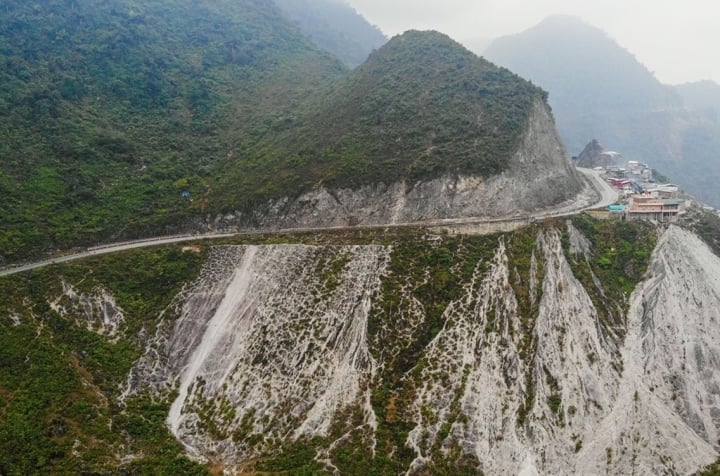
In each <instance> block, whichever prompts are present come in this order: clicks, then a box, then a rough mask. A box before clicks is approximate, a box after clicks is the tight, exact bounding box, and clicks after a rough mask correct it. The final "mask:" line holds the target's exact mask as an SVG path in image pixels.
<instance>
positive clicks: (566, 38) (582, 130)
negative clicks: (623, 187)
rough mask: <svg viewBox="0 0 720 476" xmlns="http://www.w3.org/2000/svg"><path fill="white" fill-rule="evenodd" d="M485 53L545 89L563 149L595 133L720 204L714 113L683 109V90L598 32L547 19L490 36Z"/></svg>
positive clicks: (719, 143)
mask: <svg viewBox="0 0 720 476" xmlns="http://www.w3.org/2000/svg"><path fill="white" fill-rule="evenodd" d="M485 56H486V57H487V58H488V59H490V60H491V61H494V62H496V63H498V64H500V65H503V66H505V67H508V68H510V69H511V70H513V71H515V72H517V73H518V74H520V75H521V76H523V77H526V78H529V79H530V80H532V81H533V82H535V83H537V84H539V85H540V86H541V87H543V88H544V89H546V90H547V91H548V92H549V103H550V105H551V106H552V108H553V112H554V115H555V118H556V120H557V125H558V130H559V132H560V135H561V137H562V138H563V141H564V142H565V144H566V146H567V148H568V149H569V150H570V151H571V152H573V153H577V152H578V151H580V150H582V148H583V147H584V145H585V144H586V143H587V142H588V141H589V140H590V139H592V138H598V139H599V140H601V141H602V142H603V143H604V144H606V145H607V146H608V147H610V148H611V149H613V150H616V151H618V152H620V153H622V154H623V156H624V157H625V158H626V159H629V160H638V161H642V162H646V163H648V164H650V165H652V167H654V168H656V169H658V170H660V171H661V172H663V173H664V174H665V175H668V176H670V177H672V179H673V180H674V181H677V182H679V183H680V184H681V185H683V187H684V188H685V189H686V190H688V191H689V192H690V193H692V194H694V195H696V196H698V197H699V198H700V199H702V200H705V201H706V202H708V203H711V204H714V205H716V206H720V190H719V189H718V187H717V183H718V180H719V179H720V167H719V165H720V161H719V160H718V157H717V155H716V154H714V153H713V152H712V151H715V150H718V148H719V147H720V123H718V120H717V118H716V117H714V116H712V115H708V114H707V111H705V112H703V111H699V112H698V111H694V110H692V109H694V107H686V105H685V104H684V100H683V97H682V95H681V94H682V93H683V88H678V89H675V88H673V87H670V86H666V85H663V84H661V83H660V82H659V81H658V80H657V79H655V77H654V76H653V75H652V73H651V72H650V71H648V70H647V68H645V67H644V66H643V65H642V64H640V63H639V62H638V61H637V60H636V59H635V58H634V57H633V56H632V55H631V54H630V53H628V52H627V51H626V50H624V49H622V48H621V47H620V46H619V45H618V44H617V43H616V42H615V41H613V40H612V39H610V38H609V37H608V36H607V35H606V34H605V33H604V32H602V31H601V30H600V29H598V28H596V27H594V26H592V25H589V24H587V23H585V22H584V21H582V20H580V19H578V18H574V17H568V16H555V17H550V18H548V19H546V20H544V21H543V22H541V23H540V24H538V25H537V26H535V27H533V28H530V29H529V30H526V31H524V32H522V33H519V34H517V35H511V36H508V37H504V38H499V39H497V40H495V41H494V42H493V43H492V44H491V45H490V46H489V47H488V48H487V49H486V51H485ZM685 91H686V95H687V94H690V92H689V90H688V89H687V88H685ZM688 100H689V99H688Z"/></svg>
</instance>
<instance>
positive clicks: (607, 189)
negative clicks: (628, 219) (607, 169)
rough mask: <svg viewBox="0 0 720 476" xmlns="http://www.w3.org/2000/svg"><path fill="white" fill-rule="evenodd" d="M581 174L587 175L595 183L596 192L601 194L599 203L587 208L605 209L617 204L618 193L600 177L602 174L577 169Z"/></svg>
mask: <svg viewBox="0 0 720 476" xmlns="http://www.w3.org/2000/svg"><path fill="white" fill-rule="evenodd" d="M577 170H578V171H579V172H582V173H583V174H585V176H586V177H588V178H589V179H590V180H591V181H592V182H593V183H595V185H596V187H595V190H596V191H597V192H598V193H600V195H601V199H600V201H599V202H597V203H596V204H594V205H593V206H591V207H587V208H605V207H607V206H608V205H612V204H614V203H617V200H618V191H617V190H615V189H614V188H613V187H612V186H611V185H610V184H609V183H607V182H606V181H605V180H603V179H602V177H600V173H599V172H597V171H595V170H592V169H582V168H578V169H577Z"/></svg>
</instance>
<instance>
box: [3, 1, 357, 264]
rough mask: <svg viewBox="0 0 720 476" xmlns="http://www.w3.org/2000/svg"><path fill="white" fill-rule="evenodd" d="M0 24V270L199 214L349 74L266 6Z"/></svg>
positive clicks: (157, 8) (57, 10) (97, 5)
mask: <svg viewBox="0 0 720 476" xmlns="http://www.w3.org/2000/svg"><path fill="white" fill-rule="evenodd" d="M2 10H3V12H2V15H0V62H2V64H3V67H2V68H0V131H1V134H2V137H3V140H2V141H1V142H0V157H1V158H2V160H0V193H2V195H3V196H4V197H5V198H4V199H3V201H2V203H1V204H0V210H1V212H2V213H1V215H2V228H1V231H0V249H1V250H2V252H1V253H0V255H1V256H0V260H2V261H4V260H13V259H18V258H22V257H23V256H25V255H27V254H29V253H33V252H37V251H39V250H43V249H47V248H48V247H61V248H65V247H69V246H72V245H76V244H83V243H90V242H94V241H96V240H98V238H99V237H109V236H112V237H120V236H135V235H138V234H147V233H151V232H157V231H163V230H165V228H166V227H174V226H177V224H178V223H181V222H183V221H186V220H187V217H188V216H190V215H196V214H198V213H201V212H202V211H203V209H204V208H205V206H206V204H207V200H208V195H209V193H210V191H211V187H212V179H213V177H214V175H213V173H214V172H213V171H214V167H215V166H216V164H217V162H218V161H220V160H224V159H227V158H228V157H232V156H233V154H236V153H240V152H239V150H241V149H242V147H244V146H248V145H249V144H252V143H254V141H256V140H257V138H258V137H260V136H262V135H263V134H264V133H266V132H267V130H268V128H269V127H271V125H272V124H274V121H275V120H276V118H278V117H280V116H282V115H284V114H287V111H288V110H292V109H293V108H294V107H295V106H296V104H297V101H298V100H299V99H300V98H302V97H305V96H307V94H308V93H309V92H310V91H312V90H314V89H315V88H316V87H317V85H318V84H319V83H320V82H323V81H326V80H328V79H332V78H334V77H337V76H339V75H341V74H342V73H343V72H344V70H345V69H344V67H343V66H342V65H341V64H340V62H339V61H338V60H336V59H334V58H332V57H330V56H329V55H328V54H326V53H323V52H321V51H320V50H319V49H318V48H317V47H315V46H314V45H313V44H312V43H311V41H310V40H309V39H307V38H306V37H304V36H303V35H302V34H301V33H300V32H299V30H297V28H295V27H294V26H293V25H291V24H290V22H289V21H288V20H286V19H285V17H284V16H283V15H282V13H281V12H280V11H279V10H278V9H277V7H275V6H274V4H273V3H271V2H268V1H265V0H238V1H229V0H220V1H213V2H210V1H199V2H198V1H190V0H155V1H150V2H135V1H130V0H110V1H96V0H49V1H46V2H35V3H28V2H21V1H14V0H8V1H6V2H4V3H3V6H2ZM184 191H187V192H189V193H190V196H191V199H192V200H183V199H181V194H182V193H183V192H184Z"/></svg>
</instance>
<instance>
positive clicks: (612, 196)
mask: <svg viewBox="0 0 720 476" xmlns="http://www.w3.org/2000/svg"><path fill="white" fill-rule="evenodd" d="M577 170H578V171H580V172H581V173H582V174H583V175H584V176H585V177H586V178H587V182H588V184H589V185H590V186H591V187H592V188H593V189H594V190H595V192H596V193H597V194H598V195H599V197H600V199H599V201H598V202H596V203H594V204H592V205H591V206H585V207H578V208H573V207H569V208H567V207H566V208H562V209H557V210H548V211H544V212H541V213H537V214H535V215H533V216H532V217H530V216H519V217H504V218H451V219H442V220H432V221H422V222H411V223H394V224H384V225H361V226H351V227H347V226H336V227H317V228H312V227H310V228H288V229H282V230H258V231H249V232H247V231H246V232H237V233H207V234H195V235H192V234H188V235H173V236H160V237H155V238H145V239H141V240H134V241H125V242H121V243H111V244H107V245H99V246H94V247H91V248H88V249H87V250H86V251H83V252H80V253H75V254H70V255H65V256H58V257H55V258H50V259H46V260H42V261H36V262H34V263H28V264H24V265H20V266H15V267H11V268H6V269H2V270H0V277H3V276H9V275H13V274H17V273H22V272H25V271H30V270H33V269H37V268H42V267H45V266H49V265H51V264H57V263H67V262H69V261H75V260H79V259H83V258H88V257H91V256H98V255H103V254H109V253H116V252H118V251H125V250H131V249H134V248H145V247H149V246H158V245H167V244H174V243H182V242H186V241H199V240H217V239H221V238H231V237H234V236H247V235H259V234H265V233H302V232H308V231H310V232H313V231H330V230H343V229H354V230H357V229H377V228H402V227H412V226H430V227H438V226H453V225H468V224H483V223H487V224H491V223H510V222H512V223H515V222H518V221H528V222H529V221H532V220H535V219H542V218H548V217H559V216H568V215H574V214H577V213H580V212H582V211H584V210H588V209H591V208H604V207H607V206H608V205H612V204H613V203H615V202H616V201H617V199H618V194H617V191H616V190H615V189H613V188H612V187H611V186H610V185H609V184H608V183H607V182H605V181H604V180H603V179H602V178H601V177H600V175H599V174H598V173H597V172H596V171H594V170H591V169H581V168H578V169H577Z"/></svg>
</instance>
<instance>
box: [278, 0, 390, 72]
mask: <svg viewBox="0 0 720 476" xmlns="http://www.w3.org/2000/svg"><path fill="white" fill-rule="evenodd" d="M274 1H275V3H276V4H277V5H278V6H279V7H280V8H281V9H282V10H283V12H285V14H287V15H288V16H289V17H290V18H291V19H292V20H293V21H295V22H297V24H298V26H299V27H300V29H301V30H302V31H303V32H304V33H305V34H307V35H308V36H309V37H310V38H312V40H313V41H314V42H315V43H316V44H317V45H318V46H320V47H321V48H323V49H325V50H327V51H328V52H330V53H332V54H334V55H335V56H337V57H338V58H340V59H341V60H343V62H344V63H345V64H347V65H348V66H350V67H353V68H354V67H355V66H358V65H359V64H361V63H362V62H364V61H365V60H366V59H367V57H368V55H369V54H370V53H371V52H372V51H373V50H374V49H377V48H380V47H381V46H382V45H383V44H385V42H387V37H385V35H384V34H383V33H382V32H381V31H380V29H379V28H378V27H376V26H373V25H370V23H368V22H367V20H365V18H363V16H362V15H360V14H359V13H358V12H357V11H356V10H355V9H354V8H352V7H351V6H350V5H348V4H347V3H345V2H343V1H342V0H274Z"/></svg>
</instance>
